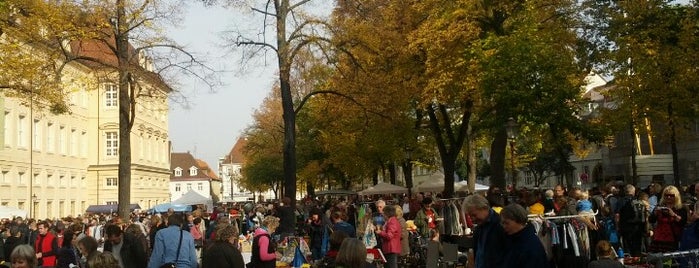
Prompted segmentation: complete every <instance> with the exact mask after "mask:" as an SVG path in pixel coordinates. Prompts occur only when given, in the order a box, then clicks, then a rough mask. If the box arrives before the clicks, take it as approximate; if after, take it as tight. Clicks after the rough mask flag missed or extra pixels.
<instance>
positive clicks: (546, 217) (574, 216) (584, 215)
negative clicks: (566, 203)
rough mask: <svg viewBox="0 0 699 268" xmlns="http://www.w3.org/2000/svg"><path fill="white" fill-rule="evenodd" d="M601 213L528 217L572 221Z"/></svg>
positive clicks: (535, 215) (529, 216) (533, 215)
mask: <svg viewBox="0 0 699 268" xmlns="http://www.w3.org/2000/svg"><path fill="white" fill-rule="evenodd" d="M598 213H599V210H597V211H595V213H591V214H582V215H581V214H576V215H567V216H541V215H540V214H529V215H527V217H528V218H541V219H544V220H556V219H572V218H582V217H589V216H597V214H598Z"/></svg>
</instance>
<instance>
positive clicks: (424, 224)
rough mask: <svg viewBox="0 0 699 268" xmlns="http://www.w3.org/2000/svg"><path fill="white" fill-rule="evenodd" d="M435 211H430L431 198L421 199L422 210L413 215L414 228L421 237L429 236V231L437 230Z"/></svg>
mask: <svg viewBox="0 0 699 268" xmlns="http://www.w3.org/2000/svg"><path fill="white" fill-rule="evenodd" d="M437 217H438V216H437V211H435V210H434V209H432V198H429V197H425V198H424V199H422V208H421V209H420V210H419V211H418V212H417V214H416V215H415V221H414V222H415V226H417V228H418V230H419V233H420V235H422V237H429V236H430V229H436V228H437Z"/></svg>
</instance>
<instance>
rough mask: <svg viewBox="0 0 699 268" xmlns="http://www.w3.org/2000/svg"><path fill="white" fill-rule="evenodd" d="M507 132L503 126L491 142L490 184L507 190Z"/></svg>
mask: <svg viewBox="0 0 699 268" xmlns="http://www.w3.org/2000/svg"><path fill="white" fill-rule="evenodd" d="M506 146H507V133H505V128H504V127H503V128H501V129H500V130H498V132H497V133H495V137H494V139H493V142H491V143H490V169H491V170H490V174H491V175H490V176H491V177H490V185H491V186H493V187H498V188H500V189H502V190H505V189H507V188H505V153H506V149H505V148H506Z"/></svg>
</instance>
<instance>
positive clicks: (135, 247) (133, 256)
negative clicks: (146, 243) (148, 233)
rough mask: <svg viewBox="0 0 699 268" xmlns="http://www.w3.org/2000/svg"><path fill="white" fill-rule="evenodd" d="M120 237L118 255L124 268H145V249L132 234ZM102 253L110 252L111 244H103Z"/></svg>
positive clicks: (146, 259) (146, 260)
mask: <svg viewBox="0 0 699 268" xmlns="http://www.w3.org/2000/svg"><path fill="white" fill-rule="evenodd" d="M122 235H123V237H122V245H121V251H120V252H119V255H120V256H121V261H122V262H123V263H124V267H130V268H146V267H147V264H148V256H146V249H144V248H143V244H142V243H141V242H140V241H138V239H137V238H136V237H134V236H133V235H132V234H128V233H123V234H122ZM104 251H110V252H111V251H112V243H110V242H106V243H104Z"/></svg>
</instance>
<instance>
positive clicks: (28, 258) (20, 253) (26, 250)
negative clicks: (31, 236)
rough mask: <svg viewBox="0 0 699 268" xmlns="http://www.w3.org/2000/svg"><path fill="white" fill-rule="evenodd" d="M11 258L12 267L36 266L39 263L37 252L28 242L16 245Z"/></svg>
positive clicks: (28, 267) (31, 267) (30, 267)
mask: <svg viewBox="0 0 699 268" xmlns="http://www.w3.org/2000/svg"><path fill="white" fill-rule="evenodd" d="M9 259H10V261H11V262H12V268H34V267H36V265H37V261H36V253H34V249H33V248H32V246H30V245H27V244H22V245H19V246H17V247H15V249H13V250H12V253H10V258H9Z"/></svg>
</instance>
